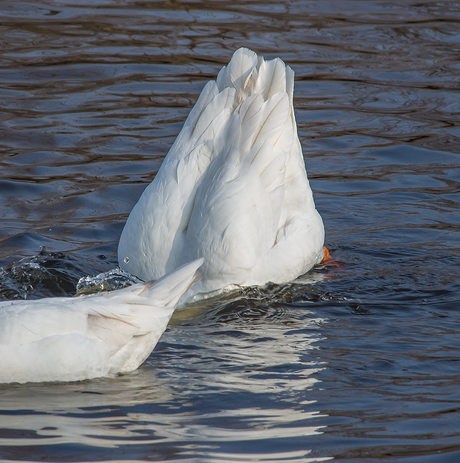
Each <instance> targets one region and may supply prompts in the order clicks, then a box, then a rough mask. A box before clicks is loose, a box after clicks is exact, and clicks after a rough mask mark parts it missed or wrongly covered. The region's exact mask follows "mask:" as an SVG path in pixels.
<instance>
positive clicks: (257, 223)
mask: <svg viewBox="0 0 460 463" xmlns="http://www.w3.org/2000/svg"><path fill="white" fill-rule="evenodd" d="M293 89H294V72H293V71H292V69H291V68H290V67H287V66H286V65H285V64H284V63H283V62H282V61H281V60H280V59H274V60H271V61H264V59H263V58H262V57H258V56H257V55H256V54H255V53H254V52H252V51H250V50H248V49H246V48H241V49H239V50H238V51H236V52H235V54H234V55H233V58H232V60H231V61H230V63H229V65H228V66H227V67H224V68H223V69H222V70H221V71H220V72H219V75H218V77H217V81H211V82H209V83H208V84H207V85H206V86H205V88H204V89H203V91H202V93H201V95H200V98H199V99H198V101H197V103H196V105H195V107H194V108H193V110H192V111H191V113H190V115H189V117H188V119H187V120H186V122H185V125H184V127H183V129H182V131H181V132H180V134H179V136H178V137H177V140H176V141H175V143H174V145H173V146H172V148H171V150H170V152H169V153H168V155H167V156H166V158H165V160H164V162H163V164H162V166H161V168H160V170H159V172H158V174H157V176H156V177H155V179H154V181H153V182H152V183H151V184H150V186H149V187H148V188H147V189H146V190H145V191H144V193H143V195H142V196H141V198H140V199H139V202H138V203H137V204H136V206H135V207H134V209H133V210H132V212H131V215H130V216H129V218H128V221H127V223H126V226H125V228H124V230H123V233H122V235H121V238H120V244H119V247H118V259H119V263H120V266H121V267H122V269H123V270H126V271H128V272H130V273H132V274H134V275H136V276H138V277H140V278H142V279H144V280H147V279H152V278H157V277H158V276H159V275H162V274H163V273H165V272H167V271H170V270H171V269H173V268H174V267H176V266H178V265H181V264H182V263H184V262H187V261H188V260H190V259H194V258H196V257H200V256H203V257H204V258H205V263H204V265H203V268H202V272H203V279H202V280H201V282H200V283H198V284H197V285H195V286H194V287H193V288H192V289H191V290H190V291H189V292H187V294H186V297H185V298H186V299H187V298H190V297H192V296H193V295H194V294H196V293H199V292H209V291H213V290H217V289H220V288H223V287H225V286H227V285H230V284H237V285H261V284H265V283H267V282H268V281H273V282H275V283H284V282H287V281H290V280H293V279H295V278H296V277H298V276H299V275H301V274H303V273H305V272H307V271H308V270H309V269H310V268H311V267H312V266H313V265H315V264H317V263H319V262H320V261H321V260H322V259H323V256H324V252H325V251H324V250H323V242H324V227H323V222H322V220H321V217H320V215H319V213H318V212H317V211H316V209H315V204H314V202H313V196H312V192H311V189H310V185H309V183H308V179H307V174H306V171H305V165H304V159H303V156H302V149H301V146H300V142H299V139H298V136H297V126H296V121H295V117H294V109H293V102H292V95H293Z"/></svg>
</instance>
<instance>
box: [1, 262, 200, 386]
mask: <svg viewBox="0 0 460 463" xmlns="http://www.w3.org/2000/svg"><path fill="white" fill-rule="evenodd" d="M202 264H203V259H197V260H195V261H194V262H191V263H189V264H186V265H184V266H182V267H181V268H179V269H178V270H177V271H174V272H172V273H170V274H169V275H166V276H165V277H163V278H162V279H161V280H159V281H158V282H155V283H152V282H149V283H146V284H138V285H134V286H130V287H128V288H124V289H121V290H118V291H113V292H110V293H99V294H94V295H90V296H80V297H75V298H72V297H69V298H46V299H39V300H36V301H13V302H9V301H8V302H2V303H0V382H1V383H9V382H19V383H24V382H29V381H32V382H41V381H77V380H82V379H90V378H96V377H101V376H109V375H114V374H117V373H126V372H129V371H132V370H135V369H136V368H138V367H139V365H140V364H141V363H142V362H143V361H144V360H145V359H146V358H147V357H148V356H149V355H150V353H151V351H152V350H153V348H154V347H155V345H156V344H157V342H158V340H159V339H160V337H161V335H162V334H163V332H164V331H165V329H166V326H167V324H168V322H169V320H170V318H171V316H172V314H173V312H174V309H175V307H176V305H177V302H178V301H179V299H180V297H181V296H182V295H183V294H184V292H185V291H187V289H188V288H189V287H190V286H191V285H192V284H193V283H194V282H196V281H197V279H198V278H199V272H198V268H199V267H200V266H201V265H202Z"/></svg>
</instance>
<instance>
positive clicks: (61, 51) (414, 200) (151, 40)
mask: <svg viewBox="0 0 460 463" xmlns="http://www.w3.org/2000/svg"><path fill="white" fill-rule="evenodd" d="M459 22H460V7H459V5H458V2H453V1H452V2H448V1H446V2H433V1H424V0H420V1H417V2H415V1H405V2H396V1H394V0H389V1H387V2H376V1H365V2H364V1H327V2H326V1H321V2H315V1H304V2H278V1H277V2H274V1H273V2H270V1H269V2H264V3H262V2H250V1H248V0H241V1H239V2H226V1H219V2H218V1H201V2H200V1H195V2H192V1H190V2H179V1H170V2H136V1H115V0H106V1H95V2H84V1H79V2H76V1H75V2H73V3H72V2H71V1H48V2H41V3H39V2H35V1H30V2H28V3H25V2H21V1H15V2H13V1H11V2H7V1H4V2H2V3H0V42H1V46H0V106H1V111H0V135H1V137H0V150H1V156H0V162H1V169H0V201H1V211H2V214H1V217H2V219H1V226H0V240H1V247H0V266H2V267H3V269H4V270H3V273H2V274H1V275H0V294H1V297H3V298H7V299H14V298H23V297H29V298H38V297H43V296H49V295H54V296H59V295H71V294H73V293H74V290H75V285H76V283H77V281H78V279H79V278H80V277H82V276H86V275H95V274H97V273H99V272H103V271H109V270H111V269H113V268H114V267H115V265H116V247H117V241H118V238H119V235H120V233H121V229H122V227H123V224H124V222H125V220H126V218H127V215H128V214H129V212H130V210H131V208H132V206H133V204H134V203H135V202H136V201H137V199H138V197H139V195H140V194H141V192H142V191H143V189H144V187H145V186H146V185H147V184H148V183H149V182H150V181H151V180H152V178H153V177H154V176H155V173H156V172H157V170H158V168H159V166H160V164H161V161H162V159H163V157H164V155H165V154H166V153H167V151H168V148H169V147H170V145H171V144H172V142H173V141H174V138H175V136H176V135H177V133H178V132H179V130H180V127H181V124H182V122H183V120H184V119H185V117H186V115H187V114H188V112H189V111H190V108H191V107H192V106H193V103H194V102H195V101H196V99H197V97H198V94H199V92H200V90H201V88H202V87H203V85H204V83H205V82H206V81H207V80H208V79H210V78H214V77H215V76H216V74H217V71H218V70H219V69H220V67H221V66H222V65H224V64H226V62H227V61H228V60H229V58H230V56H231V54H232V52H233V51H234V50H235V49H236V48H238V47H240V46H242V45H246V46H249V47H250V48H252V49H254V50H255V51H257V52H259V53H261V54H263V55H264V56H265V57H267V58H272V57H275V56H281V57H282V58H283V59H284V60H285V61H286V62H287V63H288V64H290V65H291V66H292V67H293V68H294V70H295V72H296V87H295V107H296V111H297V113H296V114H297V118H298V125H299V135H300V138H301V142H302V145H303V148H304V154H305V158H306V165H307V168H308V172H309V177H310V179H311V185H312V188H313V190H314V193H315V200H316V203H317V207H318V210H319V211H320V213H321V214H322V216H323V219H324V222H325V225H326V229H327V238H326V241H327V245H328V247H329V248H330V250H331V253H332V255H333V257H334V259H335V262H334V264H333V265H330V266H328V267H325V268H318V269H315V270H313V271H311V272H310V273H309V274H308V275H306V276H305V277H303V278H301V279H300V280H299V281H298V282H295V283H293V284H290V285H285V286H283V287H277V286H270V287H268V288H265V289H257V288H256V289H248V290H247V291H245V292H244V293H242V294H234V295H229V296H228V297H227V298H226V299H225V300H221V301H215V303H214V304H212V305H210V306H209V307H208V308H207V309H205V310H186V311H180V312H179V313H177V314H176V316H175V318H174V320H173V323H172V324H171V325H170V326H169V328H168V330H167V332H166V333H165V335H164V336H163V338H162V340H161V342H160V343H159V345H158V346H157V348H156V349H155V351H154V352H153V354H152V355H151V356H150V358H149V359H148V360H147V362H146V363H145V364H144V365H143V366H142V367H141V368H140V369H139V370H138V371H136V372H134V373H132V374H129V375H126V376H122V377H118V378H112V379H100V380H95V381H85V382H80V383H70V384H41V385H4V386H0V459H1V461H5V462H7V461H34V462H35V461H52V462H64V461H175V462H225V461H241V462H249V461H264V462H290V463H293V462H302V463H303V462H309V461H326V460H341V461H344V462H371V461H386V460H388V461H390V460H391V461H398V462H404V463H418V462H422V463H431V462H457V461H460V412H459V410H460V389H459V384H460V375H459V371H460V333H459V331H460V323H459V322H460V316H459V314H458V307H459V299H460V296H459V295H460V287H459V281H460V279H459V276H460V265H459V264H460V214H459V208H460V200H459V197H460V196H459V189H460V144H459V138H460V130H459V124H458V121H459V112H460V93H459V88H460V77H459V69H460V65H459V63H458V51H459V46H460V35H459V33H458V31H459V26H460V24H459ZM41 246H46V250H44V251H42V252H41V254H39V253H40V247H41ZM33 256H36V257H33ZM21 259H24V260H23V261H22V262H21ZM13 262H15V264H13Z"/></svg>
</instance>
